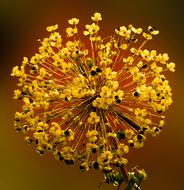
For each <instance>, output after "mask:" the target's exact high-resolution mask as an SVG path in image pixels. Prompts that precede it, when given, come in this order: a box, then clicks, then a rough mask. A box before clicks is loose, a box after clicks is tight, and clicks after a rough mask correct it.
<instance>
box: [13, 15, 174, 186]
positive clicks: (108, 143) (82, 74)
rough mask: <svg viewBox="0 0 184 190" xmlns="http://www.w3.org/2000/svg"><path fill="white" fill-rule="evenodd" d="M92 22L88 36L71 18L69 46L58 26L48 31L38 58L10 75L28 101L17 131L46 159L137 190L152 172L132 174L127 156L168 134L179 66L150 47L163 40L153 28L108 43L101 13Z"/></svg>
mask: <svg viewBox="0 0 184 190" xmlns="http://www.w3.org/2000/svg"><path fill="white" fill-rule="evenodd" d="M91 19H92V20H93V21H94V22H93V23H91V24H86V25H85V28H86V30H85V31H83V33H82V32H81V31H80V30H79V29H78V27H77V25H78V23H79V19H77V18H72V19H69V20H68V23H69V25H70V26H69V27H67V28H66V39H68V40H63V39H62V37H61V35H60V34H59V32H56V31H55V30H57V29H58V25H57V24H56V25H54V26H49V27H47V28H46V29H47V31H48V32H49V35H48V37H46V38H43V40H39V42H40V47H39V48H38V51H37V53H35V55H33V56H32V57H31V58H30V59H29V58H27V57H24V58H23V61H22V65H21V66H15V67H14V68H13V69H12V73H11V76H16V77H18V89H16V90H14V99H17V100H21V101H22V107H21V111H17V112H16V113H15V120H14V126H15V129H16V131H17V132H22V133H23V134H24V135H25V138H24V140H25V142H26V143H27V144H34V145H35V146H36V151H37V152H38V153H39V154H40V155H43V154H44V153H45V152H46V151H49V152H51V153H53V156H54V157H55V158H56V159H57V160H60V161H62V160H63V161H64V162H65V163H66V164H67V165H73V164H74V163H75V162H77V163H79V168H80V169H81V170H86V171H88V170H89V169H96V170H100V171H102V172H103V173H104V177H105V181H106V182H107V183H112V184H113V185H116V186H118V187H119V186H120V185H121V183H126V186H127V189H130V187H132V183H133V182H134V184H135V185H134V187H136V188H139V184H140V183H141V181H142V180H143V179H145V178H146V173H145V172H144V170H139V169H137V168H133V169H132V170H131V171H130V172H127V171H126V169H125V168H126V164H127V162H128V160H127V158H126V154H127V153H128V152H129V151H131V149H133V148H136V149H138V148H142V147H143V146H144V144H145V142H146V140H147V139H149V138H148V137H149V136H150V135H152V136H157V135H158V134H160V132H161V131H162V129H163V127H164V122H165V121H164V120H165V115H164V112H165V111H166V110H167V109H168V108H169V107H170V105H171V104H172V102H173V100H172V90H171V87H170V85H169V81H168V80H167V78H166V77H165V75H164V72H165V71H171V72H174V71H175V63H173V62H171V61H170V60H169V55H168V54H167V53H159V52H157V51H156V50H150V49H147V48H145V47H144V46H145V45H146V43H148V42H149V41H150V40H152V38H153V37H154V36H155V35H157V34H158V33H159V31H158V30H157V29H156V28H155V27H151V26H149V27H148V28H147V29H148V31H147V32H144V31H143V29H142V28H136V27H134V26H133V25H129V26H128V27H126V26H120V27H119V28H116V29H115V33H114V34H113V35H110V36H108V37H102V36H100V26H99V21H101V20H102V17H101V14H100V13H95V14H94V15H93V16H92V17H91ZM83 38H84V39H83ZM86 39H87V40H88V42H89V43H88V42H86ZM63 41H64V42H63ZM84 41H85V43H84Z"/></svg>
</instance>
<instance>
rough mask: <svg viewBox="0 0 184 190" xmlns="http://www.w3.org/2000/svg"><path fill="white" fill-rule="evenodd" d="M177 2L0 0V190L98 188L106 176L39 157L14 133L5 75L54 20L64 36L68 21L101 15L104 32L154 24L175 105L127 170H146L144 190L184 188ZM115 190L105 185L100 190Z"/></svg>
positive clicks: (181, 32) (183, 35)
mask: <svg viewBox="0 0 184 190" xmlns="http://www.w3.org/2000/svg"><path fill="white" fill-rule="evenodd" d="M180 2H182V1H181V0H175V1H172V0H167V1H166V0H153V1H149V0H132V1H129V0H80V1H79V0H68V1H63V0H58V1H57V0H52V1H46V0H43V1H41V0H35V1H33V0H32V1H31V0H0V59H1V60H0V189H2V190H25V189H26V190H33V189H34V190H50V189H54V190H55V189H57V190H65V189H67V190H74V189H75V190H78V189H79V190H84V189H89V190H97V189H98V188H97V186H98V185H99V183H100V182H101V180H102V179H103V176H102V174H101V173H99V172H95V171H91V172H80V171H79V170H78V168H77V167H72V168H71V167H68V166H66V165H65V164H64V163H60V162H57V161H55V160H54V158H53V157H52V156H51V155H49V154H47V155H46V156H43V157H40V156H39V155H37V154H36V153H35V150H34V149H35V147H33V146H30V147H28V146H27V145H26V144H25V143H24V142H23V136H22V135H21V134H16V132H15V131H14V129H13V117H14V112H15V111H16V110H18V109H19V105H18V103H17V102H16V101H14V100H12V96H13V90H14V89H15V87H16V86H15V85H16V82H17V81H16V80H15V78H12V77H10V75H9V74H10V73H11V69H12V67H13V66H14V65H20V63H21V61H22V57H23V56H28V57H30V56H32V55H33V54H34V53H35V52H36V51H37V47H38V45H39V44H38V43H37V39H39V38H43V37H44V36H45V35H46V32H45V27H46V26H48V25H52V24H56V23H58V24H59V26H60V30H61V31H62V30H63V31H62V32H64V31H65V27H66V23H67V20H68V19H69V18H72V17H78V18H80V24H81V25H84V24H86V23H87V22H89V21H90V16H91V15H92V14H93V13H94V12H96V11H99V12H101V13H102V16H103V23H101V26H103V27H102V31H101V33H102V34H103V35H108V34H111V33H112V31H113V30H114V28H115V27H118V26H120V25H128V24H129V23H132V24H134V25H135V26H137V27H138V26H140V27H143V28H146V27H147V26H148V25H155V26H157V27H158V28H159V30H160V35H158V36H157V37H155V38H154V40H152V42H151V43H150V46H149V47H151V48H152V49H157V50H158V51H160V52H167V53H168V54H169V55H170V58H171V60H172V61H174V62H175V63H176V72H175V73H171V74H168V75H167V76H168V78H170V84H171V86H172V88H173V96H174V97H173V98H174V103H173V104H172V106H171V109H170V110H169V111H168V113H167V116H168V117H167V126H168V127H167V128H166V129H165V130H164V131H163V133H161V135H160V136H159V137H156V138H151V139H148V141H147V143H146V145H145V146H144V148H142V149H141V150H138V151H137V150H134V151H132V152H131V153H130V154H129V167H133V166H135V165H136V164H138V165H139V166H140V167H143V168H145V170H146V171H147V173H148V179H147V180H146V181H145V182H144V184H143V189H144V190H156V189H157V190H170V189H171V190H173V189H174V190H180V189H184V187H183V180H184V123H183V118H182V117H184V101H183V100H184V88H183V80H184V72H183V69H184V63H183V55H184V52H183V46H184V26H183V24H184V23H183V20H184V10H183V5H182V4H181V3H180ZM110 189H113V187H112V186H111V185H107V184H104V185H103V186H102V187H101V190H110Z"/></svg>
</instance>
